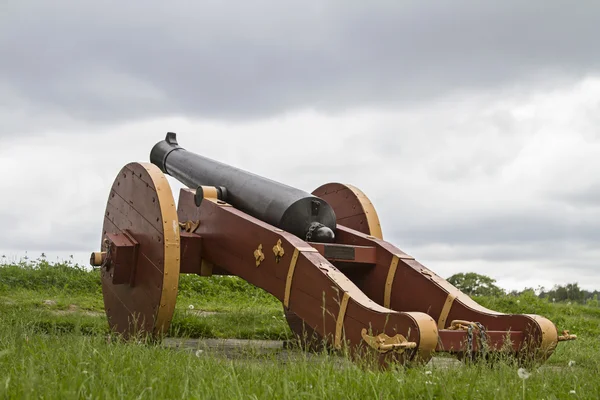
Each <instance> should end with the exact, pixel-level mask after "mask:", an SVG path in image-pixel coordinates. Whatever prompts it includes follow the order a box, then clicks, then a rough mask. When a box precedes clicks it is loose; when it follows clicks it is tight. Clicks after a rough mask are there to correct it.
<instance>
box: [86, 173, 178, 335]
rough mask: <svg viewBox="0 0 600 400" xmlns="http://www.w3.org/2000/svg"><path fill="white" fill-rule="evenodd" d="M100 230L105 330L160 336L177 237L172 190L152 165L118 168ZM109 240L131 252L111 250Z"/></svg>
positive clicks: (173, 294)
mask: <svg viewBox="0 0 600 400" xmlns="http://www.w3.org/2000/svg"><path fill="white" fill-rule="evenodd" d="M102 232H103V233H102V252H104V258H105V260H103V262H102V266H101V275H102V293H103V296H104V307H105V311H106V316H107V318H108V323H109V326H110V328H111V329H112V330H113V331H115V332H117V333H120V334H122V335H123V336H124V337H130V336H132V335H135V334H142V333H143V334H149V335H151V336H154V337H156V336H160V335H163V334H165V333H166V332H167V330H168V329H169V325H170V322H171V319H172V317H173V312H174V310H175V301H176V298H177V289H178V285H179V269H180V259H179V258H180V237H179V222H178V219H177V210H176V208H175V201H174V199H173V194H172V192H171V188H170V186H169V183H168V181H167V179H166V177H165V176H164V174H163V173H162V172H161V171H160V170H159V169H158V167H156V166H155V165H153V164H149V163H130V164H128V165H126V166H125V167H123V169H122V170H121V171H120V173H119V175H118V176H117V177H116V178H115V181H114V183H113V186H112V188H111V191H110V196H109V199H108V203H107V205H106V211H105V215H104V225H103V230H102ZM115 241H117V242H119V241H120V242H121V243H127V244H128V245H129V244H130V245H131V246H130V247H128V248H127V249H129V248H131V251H125V250H124V248H123V247H121V248H119V254H114V253H115V252H113V254H111V252H110V249H111V244H110V243H111V242H112V243H114V242H115ZM124 253H126V254H124ZM95 254H96V255H98V254H100V253H95ZM92 257H94V254H93V255H92Z"/></svg>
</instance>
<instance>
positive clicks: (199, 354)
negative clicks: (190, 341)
mask: <svg viewBox="0 0 600 400" xmlns="http://www.w3.org/2000/svg"><path fill="white" fill-rule="evenodd" d="M202 353H204V350H196V357H200V356H201V355H202Z"/></svg>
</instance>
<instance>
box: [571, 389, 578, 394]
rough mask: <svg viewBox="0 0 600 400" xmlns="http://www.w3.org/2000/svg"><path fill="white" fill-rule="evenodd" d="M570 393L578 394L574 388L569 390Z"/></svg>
mask: <svg viewBox="0 0 600 400" xmlns="http://www.w3.org/2000/svg"><path fill="white" fill-rule="evenodd" d="M569 394H577V392H576V391H574V390H571V391H570V392H569Z"/></svg>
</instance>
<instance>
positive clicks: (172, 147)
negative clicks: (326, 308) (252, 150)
mask: <svg viewBox="0 0 600 400" xmlns="http://www.w3.org/2000/svg"><path fill="white" fill-rule="evenodd" d="M150 162H151V163H153V164H154V165H156V166H158V167H159V168H160V169H161V170H162V171H163V172H164V173H165V174H168V175H170V176H172V177H173V178H175V179H177V180H178V181H180V182H181V183H182V184H184V185H186V186H187V187H189V188H190V189H194V190H198V188H199V187H201V186H215V187H224V188H225V189H226V193H227V202H228V203H229V204H231V205H232V206H234V207H235V208H237V209H239V210H241V211H243V212H245V213H246V214H248V215H251V216H253V217H254V218H257V219H260V220H261V221H263V222H266V223H268V224H271V225H273V226H275V227H277V228H280V229H283V230H284V231H287V232H289V233H291V234H293V235H296V236H297V237H299V238H301V239H302V240H306V241H312V242H325V243H327V242H333V241H334V239H335V233H334V231H335V229H336V215H335V212H334V211H333V208H332V207H331V206H330V205H329V204H328V203H327V202H326V201H325V200H323V199H320V198H318V197H316V196H313V195H312V194H310V193H308V192H305V191H302V190H299V189H296V188H293V187H290V186H287V185H284V184H282V183H279V182H275V181H273V180H270V179H267V178H264V177H262V176H259V175H256V174H253V173H250V172H247V171H244V170H241V169H239V168H235V167H232V166H230V165H227V164H224V163H221V162H218V161H215V160H212V159H209V158H206V157H203V156H200V155H198V154H195V153H192V152H189V151H187V150H185V149H184V148H182V147H181V146H179V144H178V143H177V137H176V134H175V133H173V132H169V133H167V136H166V138H165V140H162V141H160V142H158V143H157V144H156V145H155V146H154V147H153V148H152V151H151V152H150Z"/></svg>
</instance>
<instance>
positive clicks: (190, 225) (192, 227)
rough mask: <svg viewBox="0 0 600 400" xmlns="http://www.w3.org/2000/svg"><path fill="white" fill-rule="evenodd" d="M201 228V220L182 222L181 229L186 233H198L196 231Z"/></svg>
mask: <svg viewBox="0 0 600 400" xmlns="http://www.w3.org/2000/svg"><path fill="white" fill-rule="evenodd" d="M199 226H200V220H198V221H185V222H180V223H179V227H180V228H181V229H182V230H183V231H185V232H192V233H193V232H196V229H198V227H199Z"/></svg>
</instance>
